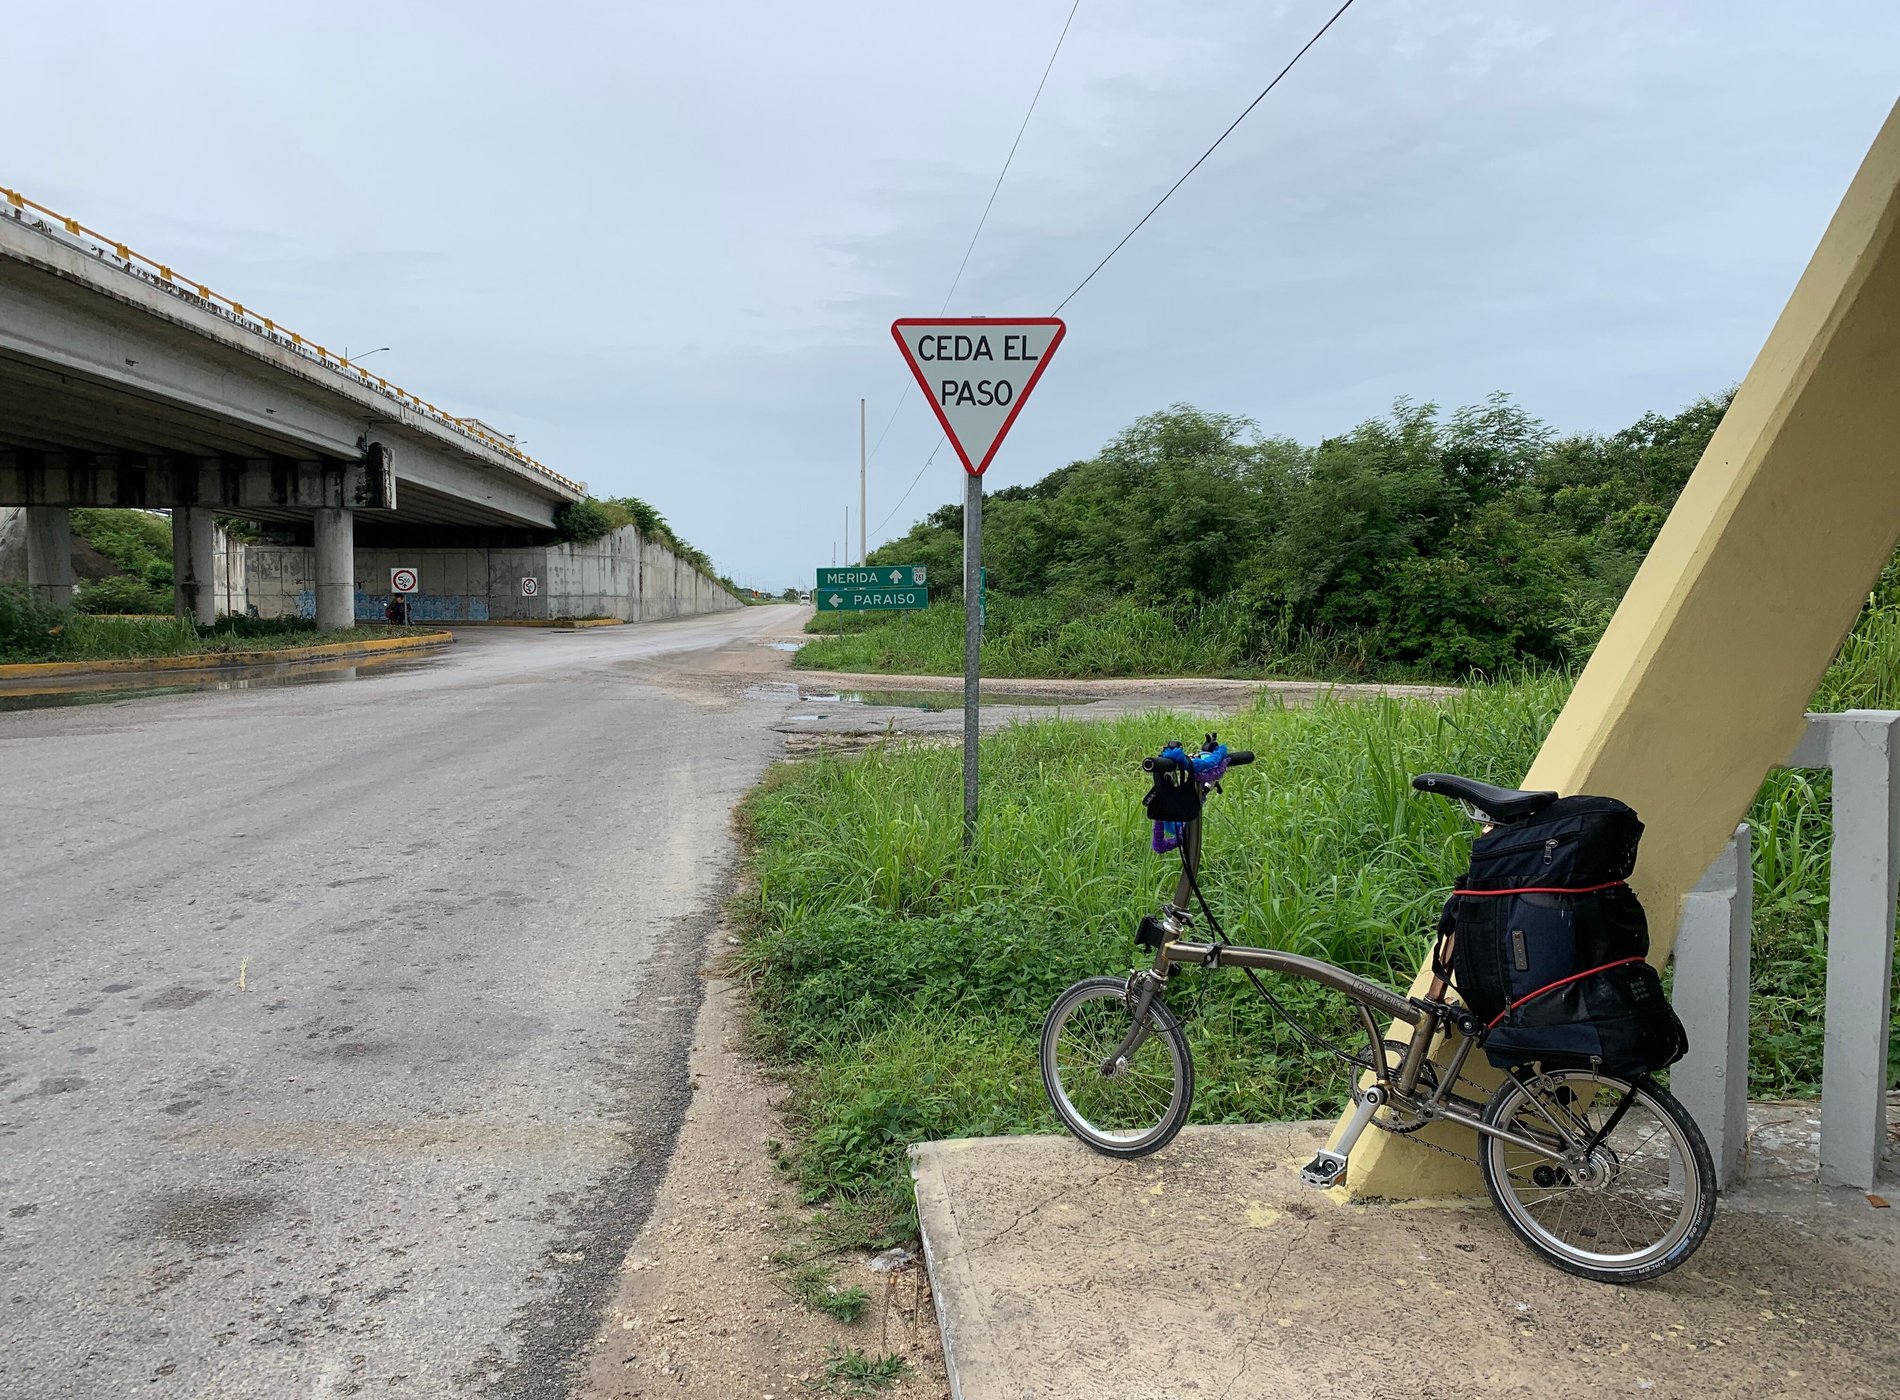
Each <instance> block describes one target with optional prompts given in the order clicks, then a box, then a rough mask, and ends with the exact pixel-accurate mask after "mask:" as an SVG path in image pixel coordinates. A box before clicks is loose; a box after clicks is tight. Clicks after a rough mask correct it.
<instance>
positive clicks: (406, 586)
mask: <svg viewBox="0 0 1900 1400" xmlns="http://www.w3.org/2000/svg"><path fill="white" fill-rule="evenodd" d="M389 591H390V592H391V593H414V592H415V591H416V571H415V570H414V569H391V570H390V571H389Z"/></svg>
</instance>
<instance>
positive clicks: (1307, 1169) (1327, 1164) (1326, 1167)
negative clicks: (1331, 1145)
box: [1300, 1148, 1346, 1190]
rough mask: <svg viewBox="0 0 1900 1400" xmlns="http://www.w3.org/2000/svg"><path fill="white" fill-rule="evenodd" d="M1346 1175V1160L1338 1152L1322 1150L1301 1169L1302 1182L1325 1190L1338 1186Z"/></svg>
mask: <svg viewBox="0 0 1900 1400" xmlns="http://www.w3.org/2000/svg"><path fill="white" fill-rule="evenodd" d="M1345 1175H1346V1159H1345V1158H1344V1157H1342V1156H1340V1154H1339V1153H1337V1152H1332V1151H1328V1150H1327V1149H1325V1148H1321V1149H1320V1151H1319V1152H1318V1153H1317V1154H1316V1155H1315V1156H1314V1158H1313V1160H1312V1161H1310V1162H1308V1163H1307V1164H1306V1165H1305V1166H1303V1167H1301V1168H1300V1180H1301V1181H1304V1182H1305V1183H1306V1184H1307V1185H1308V1186H1317V1187H1319V1188H1320V1189H1321V1190H1325V1189H1326V1188H1327V1187H1328V1186H1337V1185H1338V1184H1339V1183H1340V1182H1341V1181H1342V1180H1344V1179H1345Z"/></svg>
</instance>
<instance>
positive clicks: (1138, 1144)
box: [1038, 977, 1194, 1157]
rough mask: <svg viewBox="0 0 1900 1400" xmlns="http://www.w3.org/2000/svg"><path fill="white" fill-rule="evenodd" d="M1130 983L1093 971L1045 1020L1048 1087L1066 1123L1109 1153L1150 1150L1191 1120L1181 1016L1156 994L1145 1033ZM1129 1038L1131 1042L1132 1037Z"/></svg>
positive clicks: (1190, 1067) (1190, 1064)
mask: <svg viewBox="0 0 1900 1400" xmlns="http://www.w3.org/2000/svg"><path fill="white" fill-rule="evenodd" d="M1134 1030H1135V1016H1134V1007H1133V1004H1132V997H1130V996H1129V994H1128V983H1127V982H1126V981H1125V980H1124V979H1122V978H1119V977H1090V978H1088V979H1087V980H1086V981H1082V982H1077V983H1076V984H1075V985H1074V986H1073V987H1071V988H1069V990H1068V991H1066V992H1064V993H1063V994H1062V995H1061V996H1059V997H1057V998H1056V1004H1055V1005H1054V1006H1053V1007H1051V1008H1050V1010H1049V1018H1048V1020H1046V1021H1045V1022H1043V1027H1042V1046H1041V1050H1040V1053H1039V1056H1038V1058H1039V1059H1040V1061H1041V1064H1042V1083H1043V1087H1044V1088H1045V1089H1047V1090H1048V1091H1049V1102H1050V1104H1051V1105H1053V1106H1054V1108H1055V1111H1056V1117H1058V1118H1060V1119H1061V1120H1062V1126H1063V1127H1065V1128H1067V1129H1068V1130H1069V1131H1070V1132H1071V1133H1073V1134H1075V1136H1076V1137H1078V1138H1080V1139H1081V1140H1082V1141H1083V1142H1085V1143H1087V1144H1088V1145H1089V1146H1090V1147H1092V1148H1094V1149H1095V1150H1096V1151H1097V1152H1100V1153H1103V1154H1105V1155H1107V1156H1110V1157H1145V1156H1146V1155H1147V1154H1148V1153H1150V1152H1153V1151H1155V1150H1156V1149H1157V1148H1160V1147H1163V1146H1165V1145H1166V1144H1167V1143H1168V1141H1169V1140H1170V1139H1172V1138H1173V1137H1174V1135H1175V1134H1176V1133H1178V1132H1180V1131H1181V1125H1182V1124H1183V1123H1185V1122H1187V1117H1188V1109H1189V1108H1190V1107H1191V1106H1192V1104H1193V1101H1194V1061H1193V1059H1192V1058H1191V1057H1190V1056H1189V1054H1188V1044H1187V1036H1186V1035H1184V1034H1183V1033H1182V1031H1181V1025H1180V1022H1178V1021H1176V1020H1175V1019H1174V1016H1173V1014H1172V1013H1171V1012H1170V1011H1169V1010H1168V1008H1167V1007H1165V1006H1163V1005H1162V1004H1161V1000H1160V998H1159V997H1156V998H1155V1000H1154V1002H1153V1004H1152V1005H1151V1006H1150V1007H1149V1010H1148V1017H1147V1024H1146V1025H1145V1026H1143V1027H1142V1028H1141V1034H1140V1035H1139V1036H1132V1037H1131V1032H1132V1031H1134ZM1131 1039H1132V1040H1133V1042H1134V1043H1133V1044H1132V1045H1131V1044H1130V1041H1131Z"/></svg>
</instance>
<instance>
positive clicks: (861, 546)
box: [858, 399, 870, 569]
mask: <svg viewBox="0 0 1900 1400" xmlns="http://www.w3.org/2000/svg"><path fill="white" fill-rule="evenodd" d="M869 556H870V550H869V549H868V548H866V547H865V542H864V400H863V399H859V400H858V567H859V568H860V569H862V568H863V567H864V565H865V562H866V560H867V559H868V558H869Z"/></svg>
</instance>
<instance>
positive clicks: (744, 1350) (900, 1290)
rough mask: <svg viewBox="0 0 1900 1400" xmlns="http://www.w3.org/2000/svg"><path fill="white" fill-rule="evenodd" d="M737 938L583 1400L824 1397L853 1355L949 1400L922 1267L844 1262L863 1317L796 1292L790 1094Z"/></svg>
mask: <svg viewBox="0 0 1900 1400" xmlns="http://www.w3.org/2000/svg"><path fill="white" fill-rule="evenodd" d="M728 937H729V935H728V934H727V932H726V931H725V930H724V929H723V928H720V929H717V930H716V931H715V933H714V935H713V946H712V947H711V948H710V949H708V952H707V957H706V965H707V968H708V971H707V972H706V973H705V974H704V975H705V978H706V996H705V999H704V1001H703V1002H702V1004H701V1008H700V1013H699V1016H698V1019H697V1022H696V1024H695V1027H694V1031H693V1043H692V1048H691V1051H690V1052H689V1058H688V1066H689V1074H690V1077H691V1085H692V1100H691V1105H690V1107H689V1108H688V1109H687V1112H686V1116H685V1119H684V1121H683V1122H682V1124H681V1127H680V1132H679V1137H678V1140H677V1142H676V1144H675V1146H674V1149H673V1153H672V1157H671V1159H670V1161H669V1163H668V1166H667V1170H666V1176H665V1179H664V1181H663V1182H662V1184H661V1187H660V1190H659V1193H658V1195H657V1197H656V1201H655V1205H654V1209H653V1213H652V1215H651V1217H650V1218H649V1219H648V1221H647V1223H646V1225H645V1227H644V1228H643V1229H642V1230H641V1231H640V1233H639V1235H638V1236H636V1237H635V1239H634V1242H633V1245H632V1247H631V1249H630V1250H629V1251H628V1253H627V1256H626V1258H625V1260H624V1261H623V1262H622V1264H621V1266H620V1271H619V1277H618V1282H617V1284H616V1287H615V1295H614V1297H613V1299H612V1302H611V1303H610V1305H609V1306H608V1308H607V1310H606V1312H605V1313H604V1314H603V1316H602V1320H601V1326H600V1329H599V1331H598V1333H597V1335H596V1338H595V1340H594V1344H593V1347H592V1349H591V1353H590V1355H589V1356H588V1358H587V1359H586V1361H585V1362H584V1363H583V1372H582V1379H581V1383H580V1385H579V1386H578V1387H577V1388H576V1391H575V1395H576V1396H577V1397H584V1400H632V1397H636V1396H652V1395H662V1394H663V1395H668V1396H676V1397H679V1400H734V1398H735V1397H740V1396H753V1397H789V1396H794V1395H800V1396H802V1395H808V1394H812V1393H825V1392H826V1386H827V1378H826V1374H825V1369H826V1362H827V1359H828V1358H829V1357H831V1356H833V1355H835V1354H837V1353H838V1352H839V1351H841V1350H842V1349H844V1348H853V1349H855V1350H856V1351H858V1352H861V1353H863V1354H865V1355H867V1356H870V1357H874V1358H875V1357H879V1356H884V1355H892V1354H894V1355H897V1356H901V1357H902V1358H904V1360H905V1361H906V1362H907V1363H909V1367H910V1370H909V1373H908V1374H907V1375H906V1376H905V1377H904V1378H903V1379H902V1380H899V1381H898V1382H897V1383H896V1384H895V1385H893V1386H892V1387H891V1388H890V1389H888V1390H886V1391H884V1392H882V1393H884V1394H888V1395H894V1396H913V1397H917V1396H931V1397H937V1396H948V1394H949V1390H948V1386H947V1382H946V1381H945V1378H944V1371H943V1357H942V1347H941V1343H940V1341H939V1337H938V1331H937V1319H936V1313H935V1311H934V1309H933V1306H932V1302H931V1298H930V1291H929V1286H928V1283H927V1280H926V1279H925V1277H924V1271H923V1268H922V1264H921V1262H914V1263H912V1264H910V1265H909V1266H908V1267H906V1268H903V1269H900V1270H898V1271H897V1272H894V1273H887V1274H878V1273H873V1272H871V1271H870V1270H869V1269H867V1268H866V1267H865V1266H864V1264H865V1261H864V1258H863V1256H862V1255H859V1254H846V1255H844V1256H841V1257H840V1258H839V1260H838V1261H837V1262H838V1266H839V1267H838V1276H839V1283H840V1284H841V1285H845V1286H849V1285H851V1284H856V1285H858V1286H860V1287H862V1288H864V1289H865V1291H866V1292H867V1293H869V1294H870V1298H869V1301H868V1303H867V1304H866V1306H865V1308H864V1310H863V1313H862V1314H861V1315H860V1316H859V1318H858V1320H857V1321H856V1322H852V1323H845V1322H841V1321H838V1320H835V1319H833V1318H830V1317H827V1316H824V1315H821V1314H818V1313H814V1312H811V1311H809V1310H807V1309H806V1308H805V1306H804V1305H803V1304H801V1303H800V1302H798V1301H796V1300H795V1299H794V1298H792V1297H791V1296H790V1295H789V1294H788V1293H787V1292H786V1291H785V1289H784V1288H783V1286H782V1272H783V1271H782V1270H781V1269H778V1268H776V1267H775V1266H774V1265H773V1264H772V1263H771V1256H772V1255H774V1253H775V1252H778V1251H781V1250H785V1249H788V1248H790V1249H793V1250H797V1251H800V1252H802V1253H810V1252H812V1250H813V1249H814V1248H815V1247H813V1246H811V1245H810V1244H809V1243H808V1241H807V1239H806V1236H805V1232H804V1230H803V1229H802V1228H801V1226H800V1224H799V1217H800V1215H801V1212H802V1210H803V1208H802V1207H801V1205H800V1203H799V1199H798V1187H797V1184H796V1183H795V1182H794V1181H793V1180H792V1179H791V1178H790V1177H789V1176H788V1175H786V1174H785V1173H783V1172H782V1171H780V1170H779V1169H777V1168H776V1167H775V1166H774V1158H775V1156H776V1155H777V1154H776V1152H775V1147H776V1144H777V1143H779V1142H780V1141H783V1140H786V1139H789V1137H790V1132H789V1130H788V1129H787V1128H786V1126H785V1125H784V1122H783V1119H782V1116H781V1108H782V1104H783V1101H784V1099H785V1097H786V1091H785V1089H784V1088H783V1087H782V1086H780V1085H778V1084H775V1083H774V1082H772V1081H771V1080H770V1079H769V1078H768V1077H767V1076H766V1075H765V1074H764V1073H763V1072H762V1071H761V1070H760V1069H759V1067H758V1066H757V1065H756V1064H755V1063H754V1062H753V1061H752V1060H751V1059H750V1058H749V1057H748V1056H747V1055H746V1053H745V1051H744V1049H743V1038H744V1024H745V992H744V988H743V987H742V986H741V985H740V984H739V983H738V982H736V981H734V980H733V979H732V978H730V977H728V976H725V975H723V973H722V971H721V970H720V962H721V959H722V957H723V955H724V954H725V953H727V952H728V951H729V950H730V946H731V945H730V944H729V943H728V942H727V939H728Z"/></svg>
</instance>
